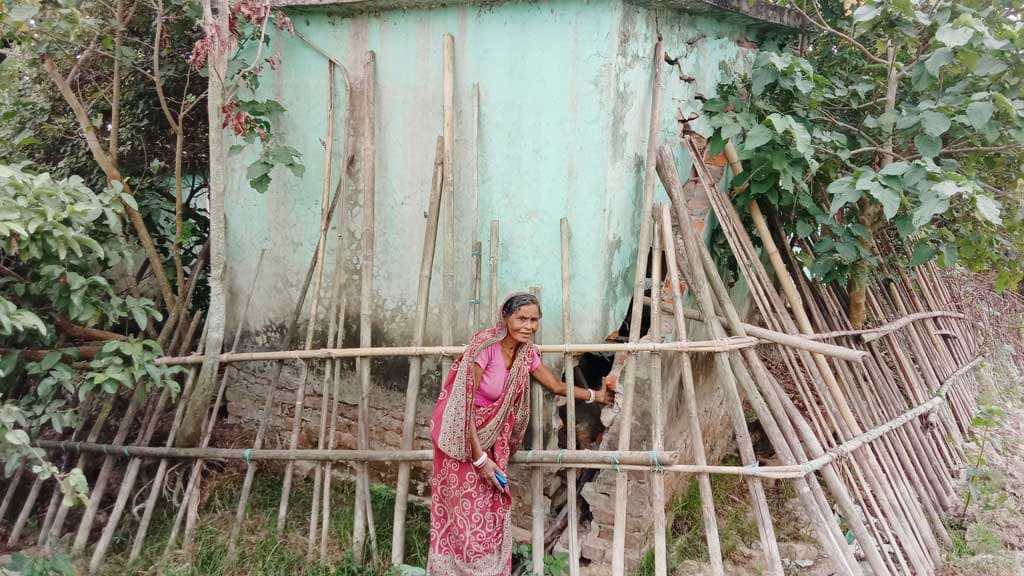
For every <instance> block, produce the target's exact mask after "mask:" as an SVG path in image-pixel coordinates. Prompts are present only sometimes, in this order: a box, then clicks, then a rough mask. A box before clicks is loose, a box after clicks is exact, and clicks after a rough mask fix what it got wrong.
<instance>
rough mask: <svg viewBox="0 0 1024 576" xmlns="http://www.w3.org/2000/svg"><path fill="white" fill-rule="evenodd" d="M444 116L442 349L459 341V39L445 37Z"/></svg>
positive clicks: (446, 361)
mask: <svg viewBox="0 0 1024 576" xmlns="http://www.w3.org/2000/svg"><path fill="white" fill-rule="evenodd" d="M441 85H442V91H443V98H444V100H443V112H444V193H443V195H442V197H443V199H444V244H443V256H444V261H443V276H444V283H443V284H442V291H441V293H442V296H443V298H442V300H443V302H444V306H443V308H442V310H441V345H442V346H451V345H452V343H453V342H454V339H455V168H454V166H453V164H454V162H455V156H454V148H455V37H454V36H452V35H451V34H445V35H444V69H443V70H442V79H441ZM451 366H452V359H451V358H449V357H448V356H442V357H441V378H442V379H444V378H445V377H446V376H447V375H448V370H449V369H450V368H451Z"/></svg>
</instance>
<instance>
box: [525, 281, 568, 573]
mask: <svg viewBox="0 0 1024 576" xmlns="http://www.w3.org/2000/svg"><path fill="white" fill-rule="evenodd" d="M530 294H533V295H534V296H536V297H537V300H538V301H540V288H538V287H536V286H531V287H530ZM534 340H535V341H537V342H540V340H541V336H540V333H539V332H538V333H537V334H535V335H534ZM569 393H570V394H571V393H572V391H571V390H570V391H569ZM543 414H544V388H543V387H541V385H540V384H538V383H537V382H533V381H532V380H531V382H530V431H531V434H530V448H532V449H533V450H543V449H544V416H543ZM530 505H531V512H532V514H531V520H532V522H531V524H530V542H531V546H530V557H531V560H532V564H533V573H534V574H543V573H544V520H545V518H546V517H547V512H546V511H545V510H544V472H543V471H542V470H540V469H538V468H534V469H533V470H531V471H530Z"/></svg>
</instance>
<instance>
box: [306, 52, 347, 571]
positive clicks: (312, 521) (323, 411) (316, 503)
mask: <svg viewBox="0 0 1024 576" xmlns="http://www.w3.org/2000/svg"><path fill="white" fill-rule="evenodd" d="M333 151H334V63H333V62H330V61H328V63H327V137H326V140H325V142H324V183H323V193H322V198H323V200H322V201H323V206H324V209H325V210H327V209H328V207H327V202H328V200H327V199H328V197H329V194H330V192H331V178H332V174H331V171H332V168H333V167H334V154H333ZM324 219H327V215H326V214H325V215H324ZM342 228H343V227H341V226H339V227H338V229H339V230H341V229H342ZM325 233H326V230H325ZM326 240H327V238H326V235H325V236H324V238H323V242H322V243H324V244H326ZM335 250H336V251H337V253H338V254H341V252H342V247H341V244H340V243H339V244H338V245H337V246H335ZM336 261H337V260H336ZM337 273H338V269H337V268H336V269H335V279H336V278H337ZM337 294H338V286H337V283H336V282H332V283H331V302H330V306H331V311H330V312H328V316H329V318H330V320H329V323H330V325H331V327H332V328H334V321H335V315H334V314H333V307H334V306H335V305H336V304H337V302H336V299H337ZM310 323H315V320H314V317H311V318H310ZM331 336H332V335H328V342H330V341H331ZM331 368H333V363H328V367H327V370H326V371H325V373H324V378H323V379H322V380H321V387H320V434H319V436H318V438H317V448H323V447H324V444H325V443H326V438H325V437H326V435H327V408H328V406H329V404H328V403H329V402H330V396H331V394H330V388H329V382H330V372H331ZM301 420H302V418H301V415H300V417H299V421H300V427H301ZM323 473H324V470H323V467H322V466H317V468H316V471H315V472H314V479H313V502H312V504H311V506H310V512H309V538H308V542H307V546H306V562H309V561H311V560H312V559H313V548H314V542H315V541H316V535H317V522H318V521H319V520H320V496H321V494H320V489H321V485H322V483H323Z"/></svg>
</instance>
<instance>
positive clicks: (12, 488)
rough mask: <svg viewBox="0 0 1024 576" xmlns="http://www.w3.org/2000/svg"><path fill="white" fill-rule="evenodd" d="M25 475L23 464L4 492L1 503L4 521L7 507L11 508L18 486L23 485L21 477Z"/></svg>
mask: <svg viewBox="0 0 1024 576" xmlns="http://www.w3.org/2000/svg"><path fill="white" fill-rule="evenodd" d="M24 475H25V465H24V464H22V465H21V466H19V467H18V471H17V472H15V473H14V476H12V477H11V481H10V483H9V484H7V491H6V492H4V500H3V502H2V503H0V521H3V519H4V517H5V516H7V509H8V508H10V506H11V502H13V501H14V493H15V492H17V491H18V486H20V485H21V477H22V476H24Z"/></svg>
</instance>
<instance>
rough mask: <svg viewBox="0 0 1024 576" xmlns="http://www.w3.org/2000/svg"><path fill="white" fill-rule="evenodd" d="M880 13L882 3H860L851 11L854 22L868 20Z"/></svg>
mask: <svg viewBox="0 0 1024 576" xmlns="http://www.w3.org/2000/svg"><path fill="white" fill-rule="evenodd" d="M881 13H882V4H881V3H878V4H861V5H860V6H858V7H857V9H856V10H854V11H853V21H854V22H870V21H871V20H874V19H875V18H877V17H878V15H879V14H881Z"/></svg>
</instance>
